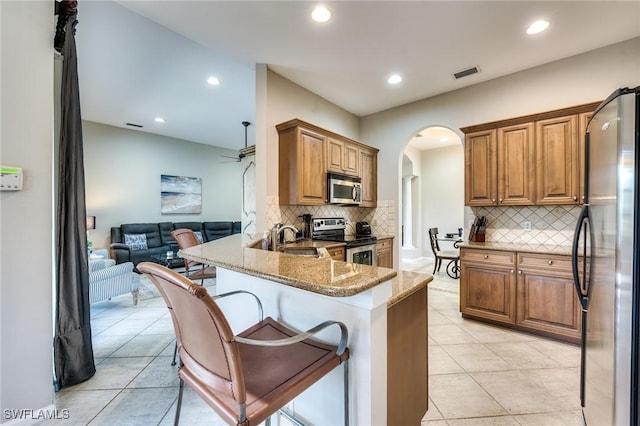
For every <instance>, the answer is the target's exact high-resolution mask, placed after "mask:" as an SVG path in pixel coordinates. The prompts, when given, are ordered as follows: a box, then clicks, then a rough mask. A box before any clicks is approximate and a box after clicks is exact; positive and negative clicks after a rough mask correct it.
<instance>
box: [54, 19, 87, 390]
mask: <svg viewBox="0 0 640 426" xmlns="http://www.w3.org/2000/svg"><path fill="white" fill-rule="evenodd" d="M76 23H77V21H76V20H75V16H71V17H69V19H68V21H67V23H66V25H65V34H64V44H63V47H62V55H63V56H64V62H63V71H62V92H61V123H60V141H59V142H60V143H59V150H60V151H59V169H58V209H57V224H58V226H57V231H58V232H57V250H56V255H57V259H56V264H57V280H56V302H57V306H56V320H55V326H56V329H55V336H54V342H53V345H54V362H55V375H56V378H55V381H56V389H60V388H63V387H66V386H70V385H74V384H77V383H80V382H83V381H85V380H87V379H89V378H91V377H92V376H93V375H94V374H95V372H96V367H95V364H94V359H93V348H92V345H91V323H90V312H89V269H88V263H87V262H88V259H87V257H88V255H87V229H86V226H87V225H86V206H85V198H84V160H83V149H82V122H81V117H80V93H79V90H78V69H77V57H76V43H75V34H74V33H75V25H76Z"/></svg>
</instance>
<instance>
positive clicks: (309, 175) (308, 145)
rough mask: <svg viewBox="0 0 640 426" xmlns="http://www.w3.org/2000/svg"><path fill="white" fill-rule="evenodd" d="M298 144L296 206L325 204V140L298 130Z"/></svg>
mask: <svg viewBox="0 0 640 426" xmlns="http://www.w3.org/2000/svg"><path fill="white" fill-rule="evenodd" d="M298 143H299V146H298V155H297V164H298V182H297V187H298V191H297V194H298V197H297V198H298V204H304V205H323V204H326V199H327V175H326V173H327V168H326V166H325V162H324V158H325V157H324V149H325V145H324V143H325V139H324V137H322V136H321V135H318V134H316V133H313V132H309V131H306V130H304V129H300V135H299V140H298Z"/></svg>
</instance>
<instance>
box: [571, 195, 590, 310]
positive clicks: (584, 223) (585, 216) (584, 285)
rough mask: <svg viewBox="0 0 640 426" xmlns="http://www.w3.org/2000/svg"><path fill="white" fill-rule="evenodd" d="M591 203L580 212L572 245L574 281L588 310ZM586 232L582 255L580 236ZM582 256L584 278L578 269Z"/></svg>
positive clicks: (579, 296)
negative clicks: (588, 251) (579, 259)
mask: <svg viewBox="0 0 640 426" xmlns="http://www.w3.org/2000/svg"><path fill="white" fill-rule="evenodd" d="M589 216H590V214H589V205H588V204H585V205H584V207H583V208H582V211H581V212H580V216H579V217H578V223H577V224H576V231H575V233H574V236H573V245H572V247H571V267H572V270H573V282H574V284H575V287H576V292H577V294H578V299H579V300H580V304H581V305H582V310H583V311H586V310H587V307H588V305H589V298H588V294H589V282H588V281H589V276H590V274H587V268H588V265H587V237H588V236H589V235H590V233H589V232H588V230H589V227H590V223H589ZM583 234H584V237H585V238H583V239H582V241H583V246H582V254H581V255H580V254H579V252H578V250H579V249H580V247H579V245H580V236H581V235H583ZM579 257H581V258H582V280H584V281H581V278H580V272H579V271H578V258H579Z"/></svg>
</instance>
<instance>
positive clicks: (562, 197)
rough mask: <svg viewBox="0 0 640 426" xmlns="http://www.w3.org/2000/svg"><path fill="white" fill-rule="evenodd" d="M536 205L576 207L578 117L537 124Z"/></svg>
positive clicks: (577, 201)
mask: <svg viewBox="0 0 640 426" xmlns="http://www.w3.org/2000/svg"><path fill="white" fill-rule="evenodd" d="M536 157H537V167H536V195H537V200H536V203H537V204H540V205H542V204H578V203H579V200H578V193H579V190H580V188H579V182H578V180H579V158H578V116H577V115H570V116H566V117H559V118H552V119H548V120H541V121H537V122H536Z"/></svg>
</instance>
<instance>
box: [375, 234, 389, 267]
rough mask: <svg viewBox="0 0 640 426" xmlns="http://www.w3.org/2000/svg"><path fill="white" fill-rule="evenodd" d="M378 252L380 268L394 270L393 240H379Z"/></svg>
mask: <svg viewBox="0 0 640 426" xmlns="http://www.w3.org/2000/svg"><path fill="white" fill-rule="evenodd" d="M376 252H377V254H378V266H380V267H382V268H393V240H392V239H391V238H387V239H383V240H378V243H377V244H376Z"/></svg>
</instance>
